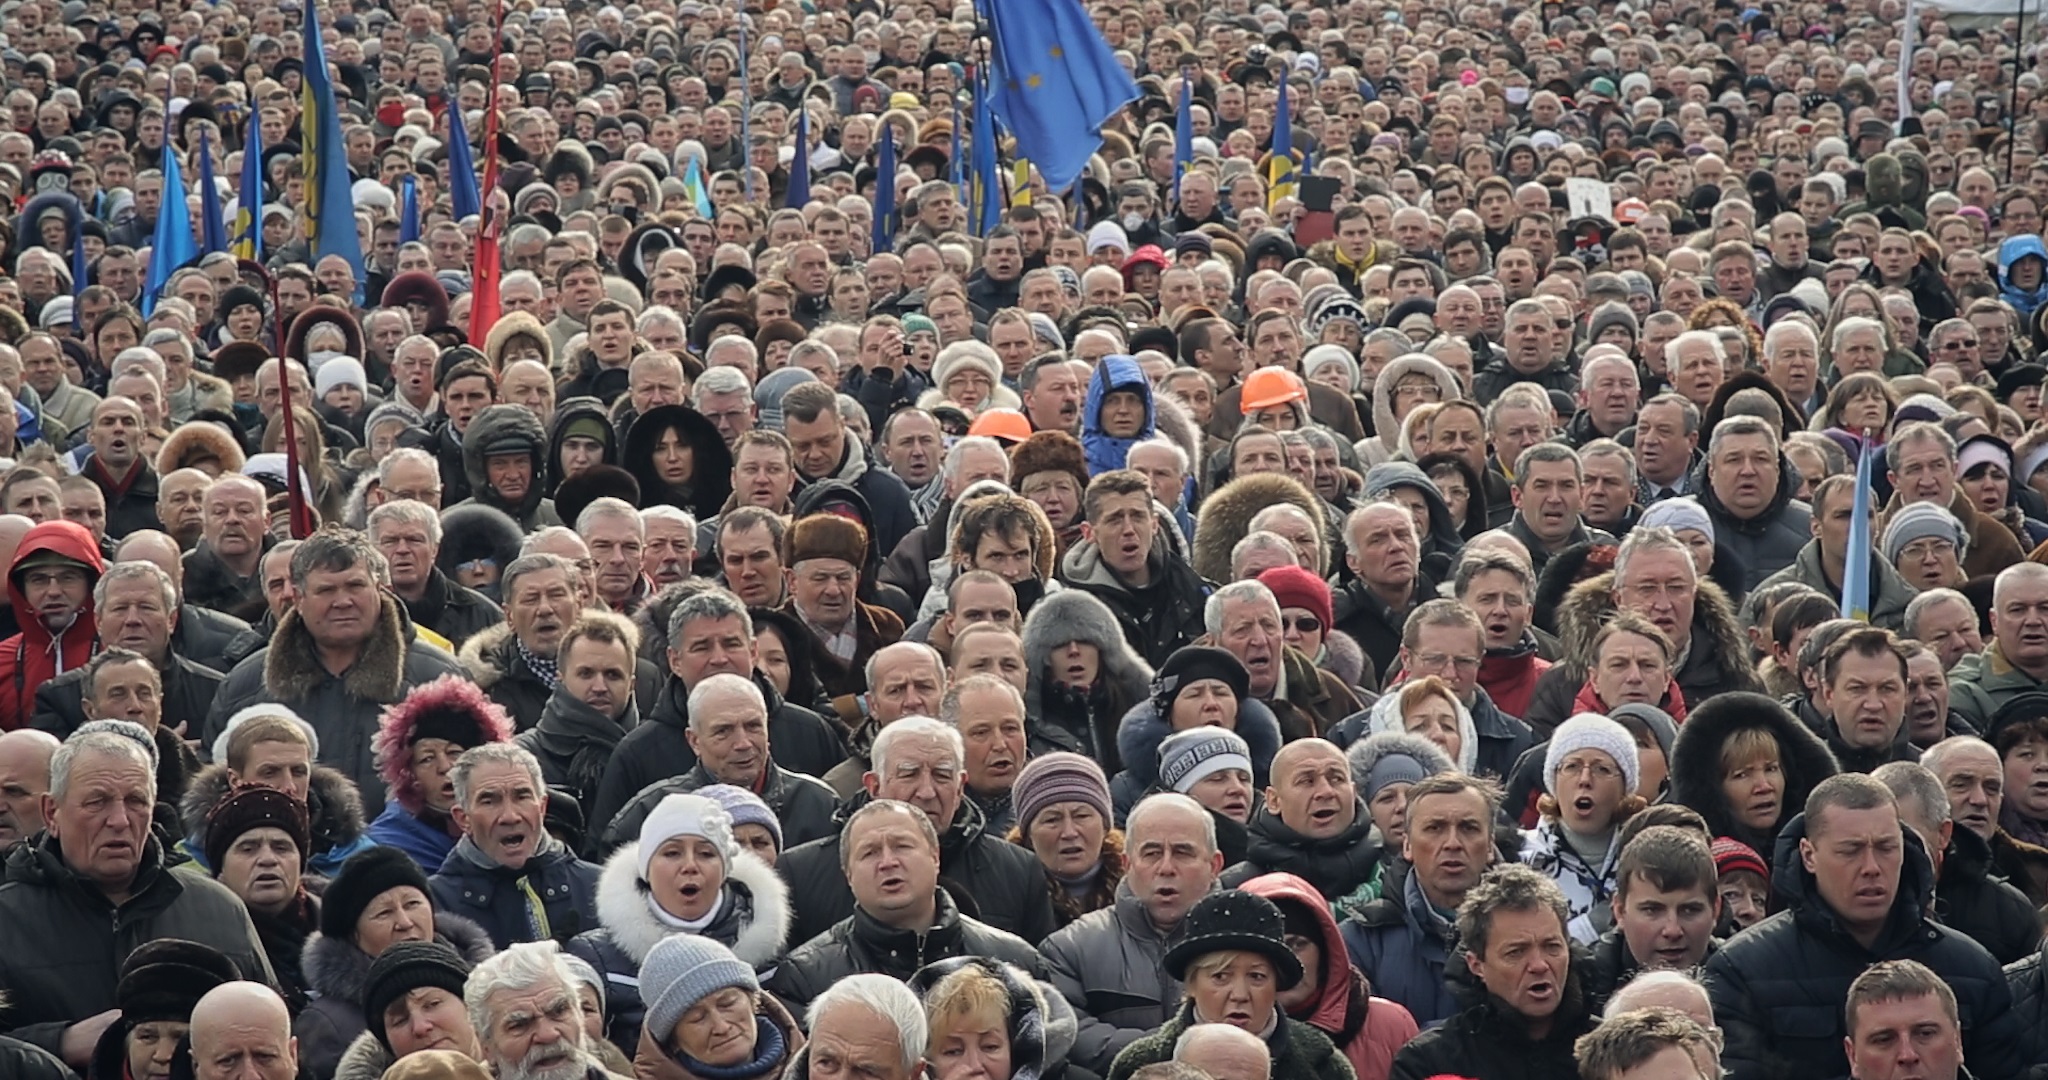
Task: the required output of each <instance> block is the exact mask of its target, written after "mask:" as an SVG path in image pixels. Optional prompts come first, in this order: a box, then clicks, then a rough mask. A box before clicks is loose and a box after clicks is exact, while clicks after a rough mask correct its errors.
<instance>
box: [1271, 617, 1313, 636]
mask: <svg viewBox="0 0 2048 1080" xmlns="http://www.w3.org/2000/svg"><path fill="white" fill-rule="evenodd" d="M1280 628H1281V629H1282V630H1289V629H1292V630H1298V631H1300V632H1301V633H1304V634H1314V633H1320V632H1321V631H1322V629H1323V620H1321V619H1318V618H1316V617H1315V616H1313V615H1296V616H1295V617H1294V618H1292V619H1287V618H1283V619H1281V620H1280Z"/></svg>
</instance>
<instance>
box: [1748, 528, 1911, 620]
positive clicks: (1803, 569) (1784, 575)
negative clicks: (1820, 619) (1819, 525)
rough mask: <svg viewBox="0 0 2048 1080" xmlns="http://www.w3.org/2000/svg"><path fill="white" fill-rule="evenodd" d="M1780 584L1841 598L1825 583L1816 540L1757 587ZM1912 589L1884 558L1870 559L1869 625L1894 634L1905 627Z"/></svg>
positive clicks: (1838, 587) (1836, 585)
mask: <svg viewBox="0 0 2048 1080" xmlns="http://www.w3.org/2000/svg"><path fill="white" fill-rule="evenodd" d="M1781 581H1796V582H1798V583H1800V584H1801V585H1806V586H1810V587H1811V588H1813V590H1814V591H1816V592H1818V593H1820V594H1821V595H1822V596H1840V595H1842V586H1841V585H1840V584H1839V583H1838V582H1833V581H1829V580H1828V575H1827V570H1826V569H1825V568H1824V567H1823V566H1822V563H1821V553H1820V541H1819V540H1809V541H1807V542H1806V546H1805V547H1803V548H1800V549H1799V555H1798V556H1797V557H1796V558H1794V559H1793V560H1792V564H1791V565H1790V566H1787V567H1785V568H1784V569H1783V570H1780V571H1778V572H1777V573H1775V574H1772V575H1771V576H1770V577H1767V578H1765V579H1763V581H1762V582H1760V583H1758V585H1757V588H1759V589H1762V588H1768V587H1770V586H1772V585H1776V584H1777V583H1779V582H1781ZM1914 593H1915V590H1914V588H1913V587H1912V586H1911V585H1908V584H1906V579H1905V578H1902V577H1900V576H1899V572H1898V570H1896V569H1894V568H1893V566H1892V563H1891V561H1890V560H1888V559H1882V558H1879V557H1877V555H1876V554H1874V553H1873V554H1872V555H1871V557H1870V624H1871V625H1872V626H1878V627H1883V628H1884V629H1886V630H1891V631H1894V632H1896V631H1898V630H1899V629H1900V628H1901V627H1902V626H1904V625H1905V621H1906V604H1907V603H1909V602H1910V601H1911V600H1912V599H1913V596H1914Z"/></svg>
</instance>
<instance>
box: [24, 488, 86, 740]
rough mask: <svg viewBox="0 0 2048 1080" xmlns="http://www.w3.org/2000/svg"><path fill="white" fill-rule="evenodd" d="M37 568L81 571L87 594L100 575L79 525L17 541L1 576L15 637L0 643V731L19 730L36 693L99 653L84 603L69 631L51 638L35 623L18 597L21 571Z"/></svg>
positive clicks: (54, 526)
mask: <svg viewBox="0 0 2048 1080" xmlns="http://www.w3.org/2000/svg"><path fill="white" fill-rule="evenodd" d="M43 564H50V565H69V566H77V567H83V568H84V569H85V578H86V582H85V583H86V588H87V589H91V588H92V587H93V586H94V585H96V584H97V583H98V582H99V579H100V575H101V574H102V573H104V572H106V562H105V560H104V559H102V558H101V557H100V548H99V545H98V544H96V543H94V542H93V539H92V534H91V533H89V532H87V531H86V529H85V526H83V525H79V524H77V523H75V522H70V521H45V522H43V523H42V524H40V525H37V526H36V527H34V528H32V529H30V530H29V531H28V532H27V533H26V534H25V535H23V536H22V538H21V545H20V546H19V547H17V548H16V549H15V552H14V564H13V565H12V566H10V567H9V568H8V570H7V600H8V603H9V604H10V605H11V606H12V607H13V609H14V621H15V625H17V626H19V627H21V632H20V633H18V634H16V635H14V636H13V637H11V638H8V639H7V640H5V641H0V686H6V687H10V688H11V690H7V691H0V731H13V730H14V729H15V728H18V727H23V726H25V725H26V724H27V723H28V722H29V718H30V716H32V715H33V713H34V708H35V692H36V690H37V689H39V688H40V687H41V686H42V685H43V684H44V683H46V682H49V681H50V680H51V679H54V678H56V677H57V676H59V675H62V674H63V673H65V672H67V671H70V670H71V669H72V668H76V667H82V666H84V664H85V662H86V661H87V660H90V659H92V655H93V653H95V652H98V651H99V630H98V627H97V625H96V623H95V622H94V619H93V605H92V603H91V602H90V600H88V601H87V603H86V604H85V606H84V607H82V608H80V609H79V611H78V614H77V616H76V617H75V618H74V619H72V621H71V625H69V626H67V627H65V628H64V629H62V630H61V631H58V632H57V633H55V634H54V635H53V634H52V633H51V631H50V629H49V628H48V627H46V626H44V625H43V621H42V620H41V619H39V618H37V617H36V611H35V608H34V607H33V606H31V605H30V604H29V600H28V594H27V593H25V592H23V591H22V587H21V578H22V572H23V570H24V569H25V568H26V567H28V566H30V565H43Z"/></svg>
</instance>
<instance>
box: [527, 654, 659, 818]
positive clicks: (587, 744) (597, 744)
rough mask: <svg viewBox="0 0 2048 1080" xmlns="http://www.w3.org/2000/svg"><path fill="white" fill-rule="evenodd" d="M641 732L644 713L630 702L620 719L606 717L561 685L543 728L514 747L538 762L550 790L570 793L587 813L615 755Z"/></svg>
mask: <svg viewBox="0 0 2048 1080" xmlns="http://www.w3.org/2000/svg"><path fill="white" fill-rule="evenodd" d="M638 726H640V708H639V706H638V705H637V704H635V703H634V701H633V699H632V698H627V699H626V704H625V709H624V710H623V711H621V712H620V713H619V715H618V716H616V717H614V716H607V715H606V714H604V713H601V712H599V711H598V710H596V709H593V708H591V707H590V706H588V705H585V704H584V703H583V702H582V701H581V700H579V699H577V697H576V696H575V695H574V694H571V693H570V692H569V686H568V684H567V683H562V682H558V683H556V684H555V690H554V693H553V694H551V695H550V696H549V697H548V705H547V708H546V709H545V710H543V711H542V712H541V714H540V723H539V724H538V725H537V726H535V727H534V728H532V729H531V730H528V731H522V732H520V733H519V734H518V736H517V737H515V738H514V739H513V740H512V741H514V742H516V743H518V744H519V745H521V746H523V747H525V748H526V749H528V750H529V751H532V753H533V756H534V757H536V758H538V759H539V760H540V774H541V778H542V779H543V780H545V781H547V785H548V786H549V787H551V788H559V789H561V790H564V791H567V792H568V793H569V794H571V795H574V796H575V797H576V804H577V805H578V806H582V807H586V808H587V807H589V806H591V805H592V804H593V803H594V801H595V800H596V798H597V789H598V784H599V783H600V782H601V781H603V779H604V773H605V769H606V767H608V766H609V765H610V764H611V760H612V752H613V751H614V750H615V749H617V747H618V745H619V742H620V740H622V739H624V738H625V736H626V733H627V732H629V731H632V730H633V729H634V728H636V727H638Z"/></svg>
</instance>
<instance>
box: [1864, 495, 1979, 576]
mask: <svg viewBox="0 0 2048 1080" xmlns="http://www.w3.org/2000/svg"><path fill="white" fill-rule="evenodd" d="M1928 537H1935V538H1938V539H1942V540H1946V541H1948V542H1949V543H1951V544H1954V545H1955V547H1956V558H1957V559H1958V560H1960V559H1961V558H1962V556H1963V547H1964V545H1965V544H1967V543H1968V542H1969V541H1968V537H1969V533H1968V532H1967V531H1965V530H1964V529H1963V523H1962V522H1960V521H1957V520H1956V517H1955V515H1954V514H1951V513H1949V512H1948V509H1947V508H1946V507H1942V506H1937V505H1935V504H1934V503H1913V504H1911V505H1908V506H1904V507H1901V508H1900V509H1899V510H1897V511H1896V512H1894V513H1893V514H1892V519H1891V520H1890V521H1888V522H1886V523H1885V526H1884V561H1886V562H1888V563H1893V564H1897V563H1898V561H1899V552H1901V551H1904V550H1906V545H1907V544H1910V543H1912V542H1913V541H1915V540H1925V539H1927V538H1928Z"/></svg>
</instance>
